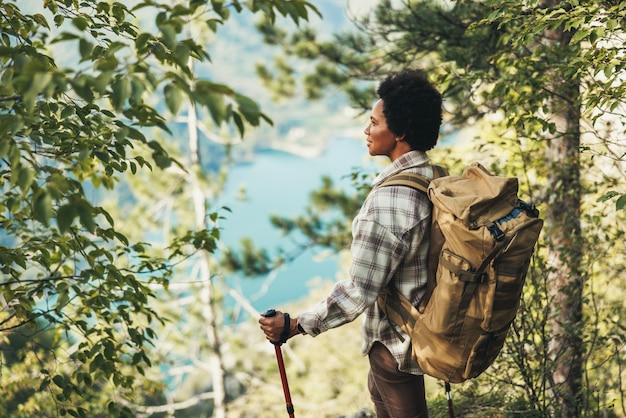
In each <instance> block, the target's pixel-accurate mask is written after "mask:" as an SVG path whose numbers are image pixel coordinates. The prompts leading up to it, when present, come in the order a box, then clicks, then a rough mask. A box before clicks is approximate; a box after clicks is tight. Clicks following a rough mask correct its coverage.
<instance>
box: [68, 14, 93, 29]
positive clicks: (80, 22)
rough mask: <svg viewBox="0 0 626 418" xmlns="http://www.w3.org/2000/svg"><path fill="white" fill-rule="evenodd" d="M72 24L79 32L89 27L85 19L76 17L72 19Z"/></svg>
mask: <svg viewBox="0 0 626 418" xmlns="http://www.w3.org/2000/svg"><path fill="white" fill-rule="evenodd" d="M72 24H73V25H74V26H76V28H77V29H78V30H81V31H84V30H85V29H87V26H89V22H87V19H85V18H84V17H82V16H77V17H75V18H74V19H72Z"/></svg>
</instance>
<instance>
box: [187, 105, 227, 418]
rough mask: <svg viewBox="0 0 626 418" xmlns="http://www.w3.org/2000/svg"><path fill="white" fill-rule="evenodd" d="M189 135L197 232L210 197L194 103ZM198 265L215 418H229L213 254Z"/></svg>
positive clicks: (191, 179)
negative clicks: (202, 182)
mask: <svg viewBox="0 0 626 418" xmlns="http://www.w3.org/2000/svg"><path fill="white" fill-rule="evenodd" d="M187 117H188V121H187V126H188V132H189V153H190V156H191V164H190V167H189V170H190V173H189V182H190V185H191V189H192V190H191V191H192V195H193V203H194V205H193V206H194V212H195V225H196V228H197V230H202V229H205V228H206V227H207V225H206V213H207V210H208V208H207V205H206V195H205V193H204V192H203V190H202V187H201V186H200V184H199V181H198V176H199V174H200V172H201V171H202V165H201V163H200V152H199V151H200V150H199V145H198V121H197V116H196V106H195V104H194V103H193V102H190V103H189V112H188V116H187ZM197 262H198V263H201V265H200V266H199V267H200V269H199V271H200V277H199V280H200V282H201V283H202V291H201V293H200V301H201V303H202V316H203V318H204V326H205V327H206V329H205V333H206V337H207V343H208V346H209V350H210V354H209V355H210V360H209V368H210V373H211V380H212V383H213V402H214V406H213V417H215V418H225V417H226V388H225V371H224V362H223V360H222V354H221V351H220V340H219V333H218V327H217V325H218V321H217V315H216V314H215V305H214V299H215V298H214V293H215V292H214V289H213V281H212V280H211V268H210V259H209V254H208V253H206V251H205V252H203V254H202V255H201V257H199V259H198V261H197Z"/></svg>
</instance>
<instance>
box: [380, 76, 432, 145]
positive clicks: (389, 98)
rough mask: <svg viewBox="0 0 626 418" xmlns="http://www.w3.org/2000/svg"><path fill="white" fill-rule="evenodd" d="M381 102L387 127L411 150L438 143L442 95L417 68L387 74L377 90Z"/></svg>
mask: <svg viewBox="0 0 626 418" xmlns="http://www.w3.org/2000/svg"><path fill="white" fill-rule="evenodd" d="M376 93H377V94H378V97H380V98H381V99H382V101H383V113H384V115H385V118H386V119H387V126H388V127H389V130H390V131H391V132H393V133H394V134H395V135H397V136H402V135H404V140H405V141H407V142H408V143H409V145H410V146H411V149H413V150H417V151H428V150H430V149H432V148H433V147H434V146H435V144H437V139H438V138H439V128H440V126H441V119H442V111H441V94H440V93H439V91H438V90H437V89H436V88H435V87H434V86H433V85H432V84H431V83H430V82H429V81H428V78H427V77H426V74H425V73H424V72H422V71H419V70H404V71H401V72H398V73H394V74H390V75H389V76H388V77H387V78H385V79H384V80H383V81H382V82H381V83H380V85H379V86H378V89H377V90H376Z"/></svg>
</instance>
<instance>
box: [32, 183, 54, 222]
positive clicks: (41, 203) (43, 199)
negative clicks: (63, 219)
mask: <svg viewBox="0 0 626 418" xmlns="http://www.w3.org/2000/svg"><path fill="white" fill-rule="evenodd" d="M33 215H34V217H35V219H37V220H38V221H39V222H41V223H42V224H44V225H45V226H48V225H49V222H50V216H51V215H52V199H51V198H50V194H49V193H48V191H47V190H46V189H43V188H40V189H38V190H37V191H36V192H35V193H34V195H33Z"/></svg>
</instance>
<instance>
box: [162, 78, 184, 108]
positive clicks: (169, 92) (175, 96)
mask: <svg viewBox="0 0 626 418" xmlns="http://www.w3.org/2000/svg"><path fill="white" fill-rule="evenodd" d="M163 93H164V94H165V104H166V105H167V108H168V109H169V111H170V112H172V113H173V114H176V113H178V110H179V109H180V104H181V102H182V94H181V92H180V89H179V88H178V87H176V85H175V84H173V83H171V84H168V85H166V86H165V88H164V89H163Z"/></svg>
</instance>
